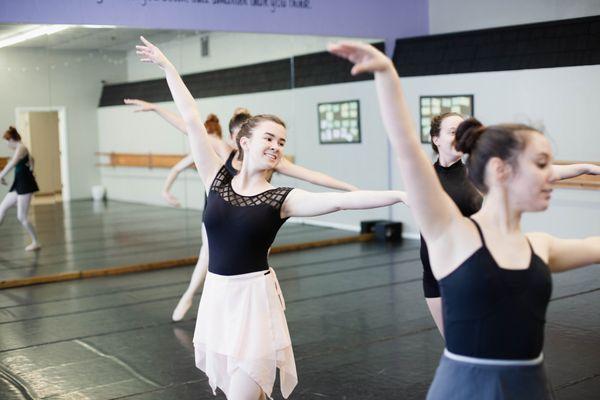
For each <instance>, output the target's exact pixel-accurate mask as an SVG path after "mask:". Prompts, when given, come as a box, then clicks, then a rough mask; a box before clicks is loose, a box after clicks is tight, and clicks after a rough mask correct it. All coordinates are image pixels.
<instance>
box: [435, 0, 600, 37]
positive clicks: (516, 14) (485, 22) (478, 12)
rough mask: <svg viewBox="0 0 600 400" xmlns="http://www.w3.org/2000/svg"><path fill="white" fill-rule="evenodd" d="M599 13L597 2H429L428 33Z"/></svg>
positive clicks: (515, 0) (477, 0)
mask: <svg viewBox="0 0 600 400" xmlns="http://www.w3.org/2000/svg"><path fill="white" fill-rule="evenodd" d="M599 14H600V1H598V0H567V1H565V0H526V1H523V0H502V1H498V0H452V1H448V0H429V33H430V34H432V35H434V34H439V33H448V32H459V31H470V30H475V29H485V28H494V27H499V26H508V25H521V24H531V23H535V22H544V21H554V20H560V19H569V18H579V17H588V16H593V15H599Z"/></svg>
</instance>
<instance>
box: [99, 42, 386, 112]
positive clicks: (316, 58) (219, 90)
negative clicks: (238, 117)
mask: <svg viewBox="0 0 600 400" xmlns="http://www.w3.org/2000/svg"><path fill="white" fill-rule="evenodd" d="M377 47H378V48H380V49H382V50H383V43H379V44H377ZM351 67H352V66H351V64H350V63H349V62H348V61H346V60H343V59H341V58H338V57H335V56H332V55H331V54H329V53H327V52H321V53H313V54H307V55H303V56H299V57H294V58H290V59H284V60H278V61H271V62H265V63H260V64H252V65H245V66H242V67H236V68H226V69H220V70H215V71H208V72H200V73H197V74H189V75H184V76H183V80H184V82H185V84H186V85H187V87H188V88H189V89H190V91H191V92H192V95H193V96H194V97H195V98H204V97H215V96H227V95H233V94H244V93H257V92H270V91H274V90H285V89H290V88H292V87H307V86H317V85H329V84H332V83H341V82H354V81H364V80H369V79H373V76H372V75H370V74H363V75H360V76H356V77H354V76H352V75H350V68H351ZM292 77H293V79H292ZM126 97H130V98H140V99H143V100H146V101H150V102H159V101H171V100H172V97H171V93H170V92H169V88H168V86H167V82H166V81H165V79H162V78H161V79H154V80H148V81H141V82H131V83H120V84H114V85H106V86H104V88H103V90H102V97H101V99H100V107H105V106H113V105H120V104H123V99H124V98H126Z"/></svg>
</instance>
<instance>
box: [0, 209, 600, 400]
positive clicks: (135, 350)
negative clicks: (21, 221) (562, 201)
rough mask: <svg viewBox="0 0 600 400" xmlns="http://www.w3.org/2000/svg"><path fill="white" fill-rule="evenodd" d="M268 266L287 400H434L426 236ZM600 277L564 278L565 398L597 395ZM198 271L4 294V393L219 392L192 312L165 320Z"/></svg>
mask: <svg viewBox="0 0 600 400" xmlns="http://www.w3.org/2000/svg"><path fill="white" fill-rule="evenodd" d="M119 214H120V215H121V216H122V217H123V218H125V216H124V215H123V213H119ZM124 214H127V213H126V212H124ZM117 219H118V218H117ZM3 228H4V227H3ZM289 234H290V235H291V236H294V233H293V232H292V231H289ZM297 234H298V235H302V234H303V233H302V231H300V232H297ZM157 249H160V245H157ZM117 250H118V249H115V251H117ZM166 251H170V250H166ZM271 265H272V266H274V267H275V269H276V270H277V274H278V277H279V280H280V282H281V286H282V290H283V293H284V296H285V298H286V303H287V311H286V315H287V318H288V322H289V328H290V333H291V336H292V341H293V344H294V352H295V356H296V362H297V367H298V373H299V380H300V383H299V385H298V386H297V388H296V390H295V391H294V392H293V393H292V396H291V397H290V398H291V399H348V400H350V399H356V400H358V399H361V400H364V399H378V400H381V399H424V397H425V394H426V391H427V387H428V386H429V384H430V382H431V379H432V377H433V374H434V371H435V368H436V365H437V362H438V359H439V357H440V354H441V352H442V349H443V342H442V339H441V337H440V335H439V334H438V332H437V330H436V329H435V327H434V325H433V322H432V320H431V318H430V317H429V314H428V311H427V309H426V306H425V302H424V300H423V296H422V288H421V266H420V262H419V256H418V243H417V242H413V241H406V242H405V243H404V244H402V245H397V246H391V245H386V244H382V243H377V242H372V243H363V244H349V245H344V246H336V247H329V248H323V249H315V250H308V251H302V252H296V253H286V254H280V255H274V256H272V257H271ZM598 272H599V271H598V266H594V267H589V268H586V269H582V270H578V271H573V272H570V273H565V274H561V275H555V276H554V294H553V301H552V302H551V304H550V308H549V312H548V324H547V329H546V346H545V351H544V353H545V359H546V368H547V370H548V373H549V377H550V380H551V384H552V386H553V388H554V389H555V394H556V398H557V399H558V400H575V399H577V400H585V399H590V400H591V399H598V398H600V397H599V394H600V312H598V305H599V304H600V280H599V279H598ZM190 273H191V267H186V268H178V269H173V270H163V271H156V272H147V273H141V274H132V275H126V276H120V277H107V278H97V279H89V280H82V281H73V282H64V283H56V284H48V285H40V286H32V287H27V288H18V289H5V290H3V291H0V365H1V367H0V394H1V395H0V397H1V398H2V399H3V400H4V399H5V400H14V399H136V400H137V399H152V400H154V399H156V400H158V399H161V400H162V399H177V400H186V399H194V400H198V399H213V398H214V397H213V396H212V394H211V392H210V389H209V386H208V384H207V382H206V378H205V376H204V375H203V374H202V373H201V372H200V371H198V370H197V369H196V368H195V367H194V360H193V352H192V345H191V338H192V335H193V329H194V322H195V321H194V315H195V311H196V307H194V310H193V312H190V314H189V317H188V318H187V319H185V320H184V321H182V322H180V323H172V322H170V320H169V316H170V313H171V311H172V308H173V307H174V306H175V304H176V301H177V298H178V296H179V295H180V294H181V292H182V291H183V290H184V288H185V286H186V284H187V280H188V278H189V276H190ZM197 299H198V297H197V298H196V300H197ZM217 398H218V399H224V396H223V395H222V394H219V395H218V397H217ZM274 398H276V399H281V395H280V392H279V389H278V386H276V389H275V390H274Z"/></svg>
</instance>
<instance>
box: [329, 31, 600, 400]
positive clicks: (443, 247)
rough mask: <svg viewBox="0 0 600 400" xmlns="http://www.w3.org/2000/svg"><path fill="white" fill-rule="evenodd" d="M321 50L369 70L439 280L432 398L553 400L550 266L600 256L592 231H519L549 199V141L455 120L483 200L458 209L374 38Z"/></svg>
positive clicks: (525, 130)
mask: <svg viewBox="0 0 600 400" xmlns="http://www.w3.org/2000/svg"><path fill="white" fill-rule="evenodd" d="M329 50H330V51H331V52H332V53H334V54H337V55H338V56H341V57H343V58H346V59H348V60H350V61H351V62H352V63H354V64H355V65H354V67H353V68H352V73H353V74H358V73H364V72H372V73H374V74H375V85H376V88H377V93H378V98H379V104H380V107H381V115H382V119H383V122H384V125H385V127H386V131H387V134H388V138H389V140H390V142H391V145H392V147H393V149H394V151H395V152H396V154H397V156H398V157H397V160H398V163H399V167H400V173H401V175H402V179H403V181H404V184H405V185H406V188H407V192H408V194H409V196H410V210H411V212H412V214H413V216H414V217H415V219H416V221H417V224H418V225H419V227H420V229H421V232H422V235H423V237H424V238H425V241H426V242H427V244H428V252H429V257H430V262H431V269H432V272H433V275H434V276H435V278H436V279H437V280H438V282H439V283H440V289H441V295H442V297H441V298H442V304H443V308H442V309H443V316H444V333H445V339H446V349H445V350H444V355H443V356H442V359H441V361H440V365H439V367H438V369H437V372H436V376H435V379H434V381H433V383H432V385H431V387H430V389H429V393H428V396H427V398H428V399H429V400H437V399H440V400H441V399H444V400H453V399H461V400H462V399H482V400H488V399H495V400H496V399H550V398H551V397H552V395H551V390H550V389H549V387H548V383H547V379H546V374H545V371H544V368H543V364H542V360H543V354H542V349H543V341H544V324H545V316H546V309H547V306H548V302H549V301H550V295H551V291H552V280H551V276H550V273H551V272H562V271H567V270H570V269H574V268H578V267H582V266H586V265H591V264H595V263H600V236H595V237H589V238H586V239H560V238H556V237H554V236H551V235H549V234H546V233H532V234H524V233H523V232H522V231H521V227H520V226H521V216H522V214H523V213H524V212H532V211H543V210H545V209H546V208H547V207H548V204H549V200H550V195H551V192H552V184H553V182H555V180H556V178H557V177H556V173H555V171H554V169H553V168H552V149H551V147H550V143H549V142H548V140H547V139H546V138H545V137H544V136H543V135H542V134H541V133H540V132H539V131H537V130H535V129H533V128H531V127H529V126H526V125H521V124H501V125H492V126H483V125H481V124H480V123H478V122H477V121H475V120H468V121H465V122H463V123H462V124H461V126H460V130H459V131H457V133H456V146H455V147H456V150H457V151H459V152H462V153H465V154H468V155H469V158H468V161H467V170H468V171H469V177H470V179H471V180H472V181H473V183H474V184H475V185H476V186H477V188H478V189H479V190H480V191H481V192H482V193H483V198H484V200H483V205H482V207H481V209H480V210H479V211H478V212H477V213H475V214H473V215H472V216H471V218H467V217H464V216H463V215H462V214H461V212H460V210H459V209H458V207H457V206H456V204H455V203H454V202H453V201H452V199H451V198H450V197H449V196H448V194H447V193H446V192H445V191H444V190H443V188H442V185H441V184H440V182H439V179H438V177H437V176H436V174H435V172H434V169H433V167H432V165H431V163H430V161H429V157H428V156H427V154H425V152H424V151H423V149H422V148H421V144H420V143H419V142H418V139H417V137H418V136H417V133H416V130H415V128H414V126H413V123H412V116H411V115H410V111H409V109H408V106H407V103H406V100H405V98H404V94H403V90H402V86H401V83H400V79H399V77H398V74H397V72H396V70H395V68H394V65H393V63H392V61H391V60H390V59H389V58H388V57H386V56H385V55H384V54H383V53H381V52H380V51H379V50H377V49H375V48H374V47H373V46H370V45H367V44H363V43H356V42H344V43H339V44H335V45H331V46H330V47H329Z"/></svg>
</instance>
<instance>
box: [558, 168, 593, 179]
mask: <svg viewBox="0 0 600 400" xmlns="http://www.w3.org/2000/svg"><path fill="white" fill-rule="evenodd" d="M552 170H553V171H554V174H555V175H556V177H557V179H558V180H561V179H569V178H575V177H576V176H579V175H585V174H589V175H600V165H594V164H567V165H562V164H561V165H559V164H554V165H553V166H552Z"/></svg>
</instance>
